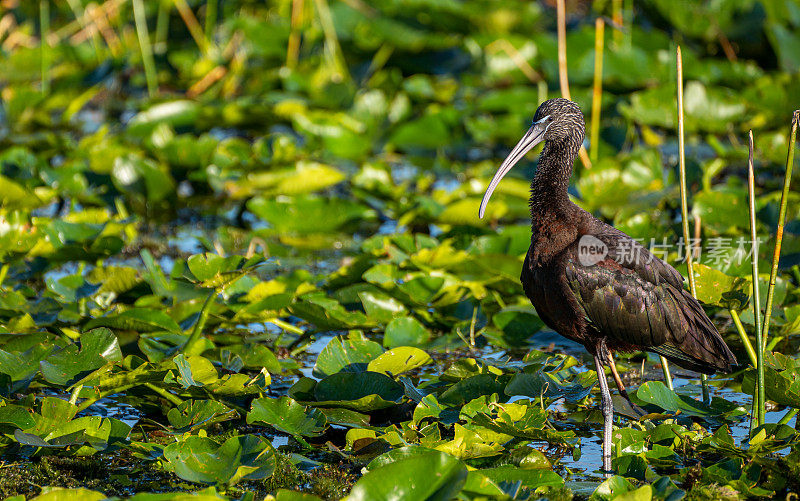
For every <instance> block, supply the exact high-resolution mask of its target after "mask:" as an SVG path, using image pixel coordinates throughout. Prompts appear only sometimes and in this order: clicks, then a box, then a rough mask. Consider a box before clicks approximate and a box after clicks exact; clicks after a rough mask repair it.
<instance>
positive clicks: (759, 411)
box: [747, 130, 765, 427]
mask: <svg viewBox="0 0 800 501" xmlns="http://www.w3.org/2000/svg"><path fill="white" fill-rule="evenodd" d="M748 141H749V154H748V159H747V191H748V194H749V197H748V198H749V208H750V238H751V240H752V246H753V256H752V259H751V261H752V263H753V317H754V319H755V328H756V346H757V347H758V348H759V349H758V350H756V363H757V365H756V371H757V375H756V393H757V395H754V396H753V405H754V407H755V409H754V411H755V417H756V419H755V424H756V427H758V426H761V425H762V424H764V404H765V401H764V350H763V349H762V347H763V346H764V341H763V339H762V335H761V334H762V332H761V301H760V298H759V290H758V240H757V238H756V195H755V174H754V172H753V131H752V130H751V131H750V132H749V133H748Z"/></svg>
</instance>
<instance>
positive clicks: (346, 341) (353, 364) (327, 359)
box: [313, 336, 384, 378]
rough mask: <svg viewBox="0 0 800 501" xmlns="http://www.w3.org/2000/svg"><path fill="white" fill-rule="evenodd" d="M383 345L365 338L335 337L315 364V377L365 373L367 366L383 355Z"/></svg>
mask: <svg viewBox="0 0 800 501" xmlns="http://www.w3.org/2000/svg"><path fill="white" fill-rule="evenodd" d="M383 351H384V350H383V348H381V345H379V344H378V343H376V342H374V341H368V340H367V339H364V338H352V337H351V338H341V337H338V336H337V337H335V338H333V339H331V340H330V342H329V343H328V344H327V346H325V348H323V349H322V351H321V352H320V353H319V356H318V357H317V363H316V364H314V370H313V374H314V376H315V377H318V378H324V377H325V376H330V375H331V374H336V373H337V372H339V371H342V370H344V371H365V370H367V364H369V363H370V362H371V361H372V360H374V359H376V358H378V356H380V355H382V354H383Z"/></svg>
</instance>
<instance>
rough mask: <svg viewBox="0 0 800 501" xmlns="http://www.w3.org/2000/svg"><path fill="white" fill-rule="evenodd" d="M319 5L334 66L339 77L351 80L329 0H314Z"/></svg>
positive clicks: (328, 51) (320, 20)
mask: <svg viewBox="0 0 800 501" xmlns="http://www.w3.org/2000/svg"><path fill="white" fill-rule="evenodd" d="M314 3H315V4H316V6H317V14H318V15H319V22H320V24H321V25H322V32H323V34H324V36H325V48H326V52H327V53H328V56H329V58H330V61H331V63H332V65H333V68H334V69H335V70H336V71H337V72H338V73H339V75H338V77H339V78H341V79H342V80H350V79H351V78H350V72H349V71H348V69H347V63H346V62H345V59H344V55H343V54H342V48H341V46H340V45H339V37H338V36H337V35H336V26H335V25H334V24H333V15H332V14H331V9H330V7H329V6H328V2H327V0H314Z"/></svg>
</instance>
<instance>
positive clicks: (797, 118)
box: [761, 110, 800, 350]
mask: <svg viewBox="0 0 800 501" xmlns="http://www.w3.org/2000/svg"><path fill="white" fill-rule="evenodd" d="M798 122H800V110H795V112H794V114H793V115H792V129H791V132H790V133H789V151H788V153H787V154H786V171H785V174H784V177H783V193H781V207H780V210H779V211H778V229H777V230H776V232H775V250H774V251H773V253H772V269H771V270H770V272H769V286H768V287H767V304H766V308H765V310H764V325H763V327H762V328H761V330H762V332H763V334H762V337H763V338H764V344H763V345H762V350H766V349H767V341H768V339H769V337H768V336H769V320H770V318H771V317H772V300H773V297H774V295H775V282H776V281H777V279H778V261H779V260H780V257H781V244H782V243H783V225H784V223H785V222H786V206H787V205H789V185H790V184H791V182H792V168H793V167H794V145H795V139H796V136H797V125H798Z"/></svg>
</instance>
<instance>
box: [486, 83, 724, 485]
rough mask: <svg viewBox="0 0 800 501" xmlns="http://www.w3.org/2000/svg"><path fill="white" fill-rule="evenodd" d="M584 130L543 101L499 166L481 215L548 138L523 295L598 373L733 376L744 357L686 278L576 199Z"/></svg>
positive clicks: (575, 112) (534, 192)
mask: <svg viewBox="0 0 800 501" xmlns="http://www.w3.org/2000/svg"><path fill="white" fill-rule="evenodd" d="M584 133H585V125H584V119H583V114H582V113H581V110H580V108H579V107H578V106H577V105H576V104H575V103H573V102H572V101H569V100H567V99H551V100H549V101H545V102H544V103H542V104H541V106H539V109H538V110H537V111H536V115H535V116H534V124H533V126H532V127H531V128H530V130H528V132H527V133H526V134H525V136H524V137H523V138H522V140H520V142H519V143H518V144H517V146H516V147H515V148H514V150H512V152H511V153H510V154H509V156H508V158H506V160H505V161H504V162H503V164H502V165H501V166H500V168H499V169H498V171H497V174H495V177H494V178H493V179H492V182H491V183H490V185H489V187H488V188H487V191H486V194H485V195H484V199H483V202H482V203H481V212H480V215H481V216H483V211H484V210H485V207H486V204H487V203H488V200H489V197H490V196H491V194H492V191H493V190H494V188H495V187H496V186H497V184H498V183H499V182H500V179H502V177H503V176H504V175H505V174H506V173H507V172H508V171H509V170H510V169H511V167H513V166H514V164H516V163H517V162H518V161H519V160H520V159H521V158H522V157H523V156H524V155H525V153H527V152H528V151H530V150H531V149H532V148H533V146H535V145H536V144H538V143H539V142H541V141H545V145H544V149H543V150H542V153H541V155H540V156H539V164H538V167H537V170H536V175H535V176H534V179H533V182H532V183H531V197H530V212H531V232H532V236H531V246H530V248H529V249H528V254H527V256H526V257H525V263H524V265H523V268H522V275H521V277H520V278H521V281H522V286H523V288H524V290H525V294H526V295H527V296H528V298H529V299H530V300H531V303H533V305H534V307H536V311H537V313H538V314H539V316H540V317H541V318H542V320H543V321H544V322H545V323H546V324H547V325H548V326H550V327H551V328H552V329H554V330H555V331H556V332H558V333H559V334H562V335H564V336H566V337H568V338H570V339H573V340H575V341H577V342H579V343H581V344H583V345H584V346H585V347H586V349H587V350H588V351H589V353H591V354H592V355H593V356H594V357H595V363H596V367H597V370H598V376H601V374H604V373H603V372H602V367H603V365H604V364H607V363H608V362H609V361H610V356H611V355H610V354H609V350H616V351H634V350H646V351H652V352H655V353H658V354H661V355H663V356H664V357H666V358H667V359H668V360H670V361H672V362H674V363H675V364H677V365H679V366H681V367H684V368H686V369H690V370H694V371H697V372H702V373H705V374H713V373H714V372H716V371H718V370H721V371H730V370H731V367H732V366H733V365H735V364H736V357H734V355H733V353H731V351H730V350H729V349H728V347H727V346H726V345H725V342H724V341H723V340H722V337H721V336H720V335H719V333H718V332H717V330H716V328H715V327H714V325H713V324H712V322H711V320H710V319H709V318H708V316H707V315H706V314H705V312H704V311H703V308H702V306H701V305H700V303H698V302H697V300H696V299H694V298H693V297H692V296H691V295H690V294H689V293H688V292H687V291H686V290H684V288H683V277H682V276H681V275H680V273H678V272H677V271H676V270H675V269H674V268H673V267H672V266H670V265H669V264H667V263H665V262H664V261H662V260H660V259H658V258H657V257H655V256H653V255H652V254H651V253H650V252H649V251H648V250H647V249H646V248H644V247H643V246H641V245H640V244H639V243H638V242H636V241H635V240H634V239H632V238H631V237H629V236H628V235H626V234H625V233H623V232H621V231H619V230H617V229H616V228H613V227H612V226H610V225H608V224H606V223H604V222H603V221H600V220H599V219H597V218H595V217H594V216H592V215H591V214H589V213H588V212H586V211H585V210H583V209H581V208H580V207H578V206H577V205H575V204H574V203H572V201H570V199H569V196H568V194H567V188H568V185H569V178H570V175H571V173H572V165H573V162H574V161H575V158H576V157H577V154H578V150H579V148H580V146H581V144H582V143H583V138H584ZM592 250H594V251H595V252H594V253H592V252H591V251H592ZM598 380H599V382H600V386H601V393H602V395H603V411H604V416H605V417H606V430H604V454H603V456H604V457H603V459H604V461H603V463H604V468H605V469H606V470H608V469H609V468H610V456H609V455H608V446H610V426H611V422H610V418H611V413H612V412H613V408H612V407H611V399H610V394H608V387H607V383H606V382H605V377H604V375H603V377H598ZM606 441H608V445H606Z"/></svg>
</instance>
